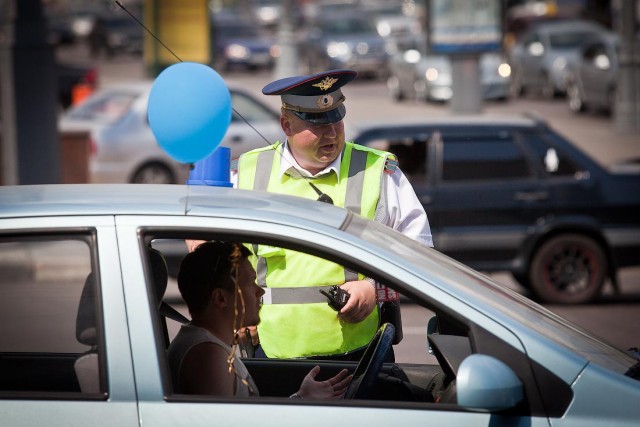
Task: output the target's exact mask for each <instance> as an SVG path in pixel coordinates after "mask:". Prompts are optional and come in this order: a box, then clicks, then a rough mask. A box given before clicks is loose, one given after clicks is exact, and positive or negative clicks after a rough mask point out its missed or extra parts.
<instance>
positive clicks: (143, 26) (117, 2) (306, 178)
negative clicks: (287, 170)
mask: <svg viewBox="0 0 640 427" xmlns="http://www.w3.org/2000/svg"><path fill="white" fill-rule="evenodd" d="M114 2H115V4H117V5H118V6H119V7H120V8H121V9H122V10H124V11H125V12H126V13H127V14H128V15H129V16H130V17H131V18H133V20H134V21H136V22H137V23H138V24H139V25H140V26H141V27H142V28H144V29H145V31H146V32H147V33H149V34H150V35H151V37H153V38H154V39H156V40H157V41H158V43H160V44H161V45H162V46H163V47H164V48H165V49H167V50H168V51H169V52H170V53H171V54H172V55H173V56H175V57H176V59H177V60H178V61H180V62H184V61H182V59H180V57H178V55H176V53H175V52H174V51H172V50H171V49H170V48H169V46H167V45H166V44H164V43H163V42H162V40H160V39H159V38H158V37H157V36H156V35H155V34H154V33H153V32H151V30H150V29H148V28H147V27H146V26H145V25H144V24H143V23H142V22H141V21H140V20H139V19H138V18H136V17H135V15H133V14H132V13H131V12H129V10H127V8H126V7H124V5H123V4H122V3H120V1H119V0H114ZM231 110H232V111H233V112H234V113H236V115H237V116H238V117H240V118H241V119H242V120H243V121H244V122H245V123H246V124H247V125H248V126H249V127H250V128H251V129H253V131H254V132H255V133H257V134H258V135H259V136H260V137H261V138H262V139H263V140H264V141H265V142H266V143H267V145H268V146H269V145H271V141H269V140H268V139H267V138H266V137H265V136H264V135H263V134H262V133H260V131H258V129H256V128H255V127H254V126H253V125H252V124H251V123H250V122H249V120H247V119H246V118H245V117H244V116H243V115H242V114H240V113H239V112H238V110H236V109H235V108H233V105H232V106H231ZM273 149H274V150H275V151H276V152H277V153H278V154H280V157H281V158H282V159H285V161H287V163H289V166H291V167H293V168H294V169H295V166H294V165H293V164H292V163H291V162H290V161H289V160H288V159H287V158H286V157H284V155H283V153H281V152H279V151H278V150H277V148H275V147H274V148H273ZM300 177H301V178H303V179H304V180H305V181H307V182H308V183H309V185H311V187H313V189H314V190H315V191H316V192H319V191H320V190H318V189H317V188H316V187H315V186H314V185H313V183H312V182H311V180H310V179H309V178H308V177H306V176H304V175H300ZM187 187H188V186H187ZM318 194H319V195H320V196H321V197H322V196H323V194H320V193H318ZM327 197H328V196H327ZM329 199H330V198H329ZM331 204H333V201H332V202H331ZM186 213H187V207H186V205H185V215H186Z"/></svg>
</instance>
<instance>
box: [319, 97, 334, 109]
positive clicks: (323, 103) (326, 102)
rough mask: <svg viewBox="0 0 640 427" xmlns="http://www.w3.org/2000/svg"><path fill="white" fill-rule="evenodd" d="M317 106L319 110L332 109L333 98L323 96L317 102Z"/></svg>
mask: <svg viewBox="0 0 640 427" xmlns="http://www.w3.org/2000/svg"><path fill="white" fill-rule="evenodd" d="M316 105H317V106H318V108H325V107H330V106H331V105H333V96H331V95H322V96H321V97H319V98H318V100H317V101H316Z"/></svg>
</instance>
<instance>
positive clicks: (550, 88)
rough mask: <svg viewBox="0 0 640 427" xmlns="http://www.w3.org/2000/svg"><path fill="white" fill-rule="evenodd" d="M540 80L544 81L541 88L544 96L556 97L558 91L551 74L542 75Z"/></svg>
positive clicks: (547, 97) (545, 97)
mask: <svg viewBox="0 0 640 427" xmlns="http://www.w3.org/2000/svg"><path fill="white" fill-rule="evenodd" d="M540 81H541V82H542V87H541V88H540V91H541V94H542V97H543V98H544V99H547V100H551V99H553V98H555V97H556V94H557V92H556V87H555V85H554V84H553V80H551V76H550V75H549V74H546V73H545V74H543V75H542V76H541V77H540Z"/></svg>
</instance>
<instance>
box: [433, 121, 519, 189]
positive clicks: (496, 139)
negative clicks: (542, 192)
mask: <svg viewBox="0 0 640 427" xmlns="http://www.w3.org/2000/svg"><path fill="white" fill-rule="evenodd" d="M442 141H443V144H442V147H443V149H442V180H443V181H444V182H460V181H487V180H499V179H505V178H512V179H513V178H528V177H529V176H530V175H531V172H530V170H529V167H528V165H527V161H526V157H525V153H524V152H523V151H522V149H521V148H520V146H518V145H517V144H516V143H515V141H514V139H513V137H512V136H511V135H510V134H506V133H505V134H497V135H481V136H478V135H473V136H464V135H446V134H443V135H442Z"/></svg>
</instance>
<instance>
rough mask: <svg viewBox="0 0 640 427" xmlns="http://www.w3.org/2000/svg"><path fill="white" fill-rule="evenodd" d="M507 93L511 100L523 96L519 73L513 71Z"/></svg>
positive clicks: (523, 88) (523, 89)
mask: <svg viewBox="0 0 640 427" xmlns="http://www.w3.org/2000/svg"><path fill="white" fill-rule="evenodd" d="M509 92H510V95H511V98H514V99H516V98H520V97H521V96H524V94H525V92H526V91H525V87H524V85H523V84H522V77H521V76H520V72H519V71H516V70H513V72H512V74H511V81H510V83H509Z"/></svg>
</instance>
